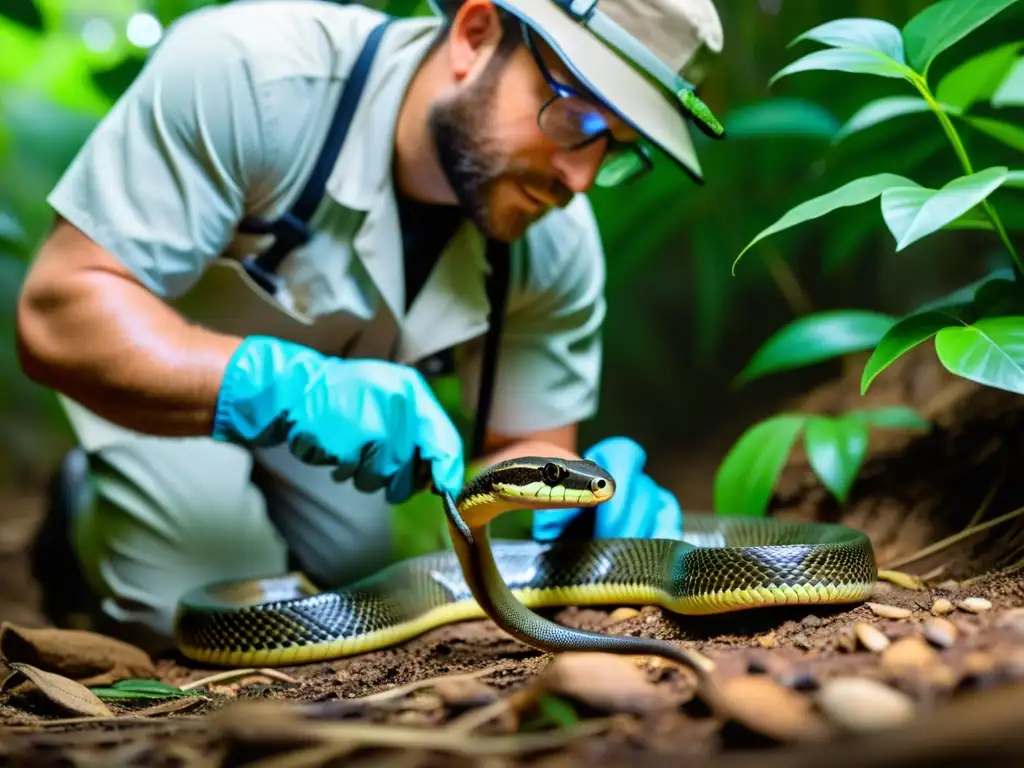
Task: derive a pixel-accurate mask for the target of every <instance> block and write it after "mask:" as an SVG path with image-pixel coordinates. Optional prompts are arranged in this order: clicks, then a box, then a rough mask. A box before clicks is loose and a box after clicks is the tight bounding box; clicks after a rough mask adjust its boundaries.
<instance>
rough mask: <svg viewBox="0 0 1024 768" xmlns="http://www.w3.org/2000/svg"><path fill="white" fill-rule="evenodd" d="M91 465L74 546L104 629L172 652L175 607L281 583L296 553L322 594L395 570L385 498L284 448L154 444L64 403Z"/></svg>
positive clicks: (206, 442) (207, 442)
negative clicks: (211, 587)
mask: <svg viewBox="0 0 1024 768" xmlns="http://www.w3.org/2000/svg"><path fill="white" fill-rule="evenodd" d="M62 403H63V404H64V407H65V410H66V412H67V413H68V415H69V417H70V419H71V422H72V425H73V427H74V429H75V432H76V434H77V436H78V438H79V441H80V442H81V443H82V445H83V447H84V448H85V449H86V452H87V454H88V456H89V479H90V483H89V486H90V492H89V493H88V494H87V499H86V501H85V503H84V504H82V506H81V508H80V509H78V510H77V511H76V513H75V515H74V518H73V523H72V531H71V540H72V546H73V548H74V550H75V552H76V554H77V556H78V558H79V561H80V564H81V567H82V569H83V571H84V573H85V576H86V580H87V581H88V586H89V587H90V588H91V590H92V591H93V593H94V594H95V595H96V597H97V599H98V602H99V610H100V611H101V613H102V615H103V619H104V621H105V623H112V624H113V627H114V631H115V632H117V627H118V626H119V625H122V626H124V627H125V628H126V631H125V632H117V633H118V634H122V635H124V636H126V637H136V636H138V635H139V633H140V632H141V633H142V634H143V635H144V637H145V642H144V644H145V645H147V646H148V647H150V648H151V649H154V650H155V649H156V648H159V647H169V646H170V643H171V631H172V621H173V616H174V609H175V603H176V601H177V600H178V598H179V596H180V595H181V594H182V593H183V592H184V591H186V590H187V589H189V588H191V587H193V586H196V585H199V584H202V583H205V582H209V581H217V580H221V579H237V578H251V577H259V576H266V575H273V574H280V573H283V572H284V571H286V570H288V569H289V568H290V567H292V566H293V564H292V563H290V562H289V552H291V553H292V554H293V555H294V556H295V557H296V558H297V561H298V565H297V567H301V568H302V569H304V570H305V571H306V572H307V573H308V574H309V576H310V577H311V578H312V579H313V580H314V581H315V582H318V583H320V584H325V585H338V584H341V583H343V582H346V581H349V580H352V579H355V578H358V577H360V576H363V575H366V574H367V573H370V572H372V571H374V570H376V569H378V568H380V567H382V566H383V565H385V564H386V563H388V562H390V560H391V553H392V547H391V530H390V527H391V514H390V508H389V506H388V505H387V503H386V501H385V499H384V492H383V491H380V492H378V493H375V494H365V493H361V492H359V491H358V490H356V489H355V488H354V487H353V486H352V484H351V483H344V484H339V483H336V482H335V481H333V480H332V479H331V477H330V470H329V469H328V468H324V467H313V466H309V465H306V464H302V463H301V462H299V461H298V460H297V459H295V458H294V457H292V456H291V454H289V453H288V450H287V448H286V447H280V448H274V449H271V450H267V451H259V452H257V453H255V454H252V453H249V452H248V451H245V450H243V449H241V448H238V447H237V446H232V445H226V444H223V443H219V442H215V441H213V440H211V439H208V438H188V439H179V438H174V439H168V438H156V437H150V436H146V435H140V434H138V433H134V432H129V431H127V430H122V429H121V428H119V427H114V426H113V425H111V424H109V422H105V421H103V420H102V419H99V417H97V416H95V414H92V413H91V412H89V411H85V410H84V409H82V408H81V406H78V405H77V404H75V403H71V402H70V401H66V400H62Z"/></svg>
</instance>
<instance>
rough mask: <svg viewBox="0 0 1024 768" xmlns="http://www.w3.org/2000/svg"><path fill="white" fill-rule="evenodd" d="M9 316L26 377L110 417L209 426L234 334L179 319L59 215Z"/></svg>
mask: <svg viewBox="0 0 1024 768" xmlns="http://www.w3.org/2000/svg"><path fill="white" fill-rule="evenodd" d="M16 323H17V332H16V333H17V345H18V354H19V358H20V361H21V365H22V368H23V370H24V371H25V373H26V375H27V376H29V377H30V378H31V379H33V380H34V381H36V382H38V383H40V384H43V385H45V386H48V387H51V388H53V389H55V390H56V391H58V392H61V393H63V394H65V395H67V396H68V397H70V398H72V399H74V400H77V401H78V402H80V403H82V404H83V405H85V406H86V407H88V408H90V409H91V410H93V411H95V412H96V413H98V414H99V415H101V416H103V417H105V418H107V419H109V420H110V421H112V422H114V423H116V424H120V425H122V426H124V427H127V428H129V429H134V430H137V431H140V432H145V433H149V434H157V435H167V436H182V435H208V434H210V432H211V430H212V427H213V416H214V410H215V407H216V402H217V394H218V391H219V388H220V382H221V378H222V376H223V374H224V371H225V369H226V367H227V363H228V360H229V359H230V357H231V355H232V354H233V353H234V351H235V349H236V347H237V346H238V345H239V344H240V343H241V339H240V338H237V337H233V336H227V335H223V334H218V333H214V332H211V331H208V330H205V329H203V328H199V327H197V326H195V325H192V324H190V323H188V321H186V320H185V319H184V318H183V317H182V316H181V315H179V314H178V313H177V312H175V311H174V310H173V309H172V308H171V307H169V306H167V305H166V304H165V303H164V302H163V301H162V300H161V299H160V298H159V297H158V296H155V295H154V294H153V293H151V292H150V291H149V290H148V289H147V288H146V287H145V286H143V285H141V284H140V283H139V282H138V280H136V279H135V278H134V277H133V276H132V275H131V274H130V273H129V272H128V270H126V269H125V268H124V267H123V266H122V265H121V264H119V263H118V261H117V260H116V259H115V258H114V257H113V256H112V255H111V254H109V253H107V252H106V251H105V250H103V249H102V248H101V247H100V246H98V245H97V244H96V243H94V242H93V241H92V240H90V239H89V238H88V237H86V236H85V235H84V234H82V232H81V231H79V230H78V229H77V228H76V227H74V226H73V225H72V224H70V223H68V222H67V221H66V220H64V219H58V220H57V223H56V226H55V228H54V230H53V232H52V233H51V235H50V237H49V238H48V239H47V240H46V242H45V243H44V244H43V247H42V249H41V252H40V254H39V257H38V259H37V260H36V262H35V263H34V264H33V266H32V268H31V270H30V271H29V274H28V276H27V277H26V279H25V282H24V284H23V286H22V289H21V295H20V296H19V298H18V305H17V320H16Z"/></svg>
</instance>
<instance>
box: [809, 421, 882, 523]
mask: <svg viewBox="0 0 1024 768" xmlns="http://www.w3.org/2000/svg"><path fill="white" fill-rule="evenodd" d="M804 446H805V447H806V449H807V460H808V462H809V463H810V465H811V469H813V470H814V473H815V474H816V475H817V476H818V477H819V478H820V479H821V482H822V483H823V484H824V485H825V487H826V488H828V490H829V491H830V492H831V493H832V495H833V496H835V497H836V499H838V500H839V502H840V503H844V502H845V501H846V499H847V497H848V495H849V493H850V487H851V486H852V485H853V481H854V479H855V478H856V477H857V471H858V470H859V469H860V466H861V464H862V463H863V461H864V454H865V453H866V452H867V449H868V425H867V424H865V423H864V422H863V421H861V420H860V419H851V418H846V417H842V416H841V417H839V418H832V417H829V416H811V417H810V419H809V420H808V421H807V428H806V430H805V432H804Z"/></svg>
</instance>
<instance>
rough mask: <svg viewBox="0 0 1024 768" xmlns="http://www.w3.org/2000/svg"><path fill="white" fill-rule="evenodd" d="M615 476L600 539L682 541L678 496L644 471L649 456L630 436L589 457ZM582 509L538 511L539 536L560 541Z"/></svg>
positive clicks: (598, 522) (598, 523)
mask: <svg viewBox="0 0 1024 768" xmlns="http://www.w3.org/2000/svg"><path fill="white" fill-rule="evenodd" d="M583 458H585V459H590V460H591V461H593V462H596V463H597V464H599V465H600V466H601V467H602V468H604V469H605V470H607V471H608V472H609V473H611V476H612V477H613V478H615V495H614V496H612V498H611V499H609V500H608V501H606V502H605V503H604V504H601V505H599V506H598V507H597V509H596V510H595V512H596V515H595V524H594V536H595V537H596V538H598V539H607V538H619V537H621V538H642V539H679V538H682V535H683V512H682V510H681V509H680V507H679V502H678V501H677V500H676V498H675V496H674V495H672V494H671V493H669V492H668V491H666V490H665V489H664V488H661V487H660V486H658V484H657V483H655V482H654V480H652V479H651V477H650V476H649V475H647V474H645V473H644V471H643V469H644V464H645V463H646V462H647V454H646V452H645V451H644V449H643V448H641V447H640V446H639V445H637V443H636V442H634V441H633V440H630V439H629V438H626V437H612V438H608V439H607V440H603V441H601V442H600V443H597V444H596V445H594V446H593V447H591V448H590V449H589V450H588V451H586V452H585V453H584V454H583ZM580 511H581V510H580V509H556V510H545V511H537V512H534V513H533V537H534V538H535V539H537V540H538V541H550V540H551V539H554V538H557V537H558V536H559V535H560V534H561V533H562V532H563V531H565V529H566V527H567V526H568V525H569V523H570V522H572V520H573V519H574V518H575V517H576V516H577V515H579V514H580Z"/></svg>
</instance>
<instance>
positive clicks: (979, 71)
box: [935, 41, 1024, 110]
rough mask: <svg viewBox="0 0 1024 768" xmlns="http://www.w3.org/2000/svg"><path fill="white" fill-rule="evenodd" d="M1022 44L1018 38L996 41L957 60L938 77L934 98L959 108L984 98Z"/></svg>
mask: <svg viewBox="0 0 1024 768" xmlns="http://www.w3.org/2000/svg"><path fill="white" fill-rule="evenodd" d="M1022 45H1024V42H1021V41H1017V42H1013V43H1008V44H1006V45H1000V46H998V47H997V48H993V49H992V50H990V51H985V52H984V53H981V54H979V55H977V56H973V57H971V58H969V59H967V60H966V61H964V62H963V63H961V64H958V65H957V66H956V67H954V68H953V69H952V70H950V71H949V72H948V73H947V74H946V75H945V76H944V77H943V78H942V80H940V81H939V84H938V86H937V87H936V88H935V98H936V100H937V101H940V102H943V103H945V104H948V105H950V106H952V107H957V108H959V109H961V110H966V109H969V108H970V107H971V106H972V105H974V104H976V103H977V102H979V101H988V100H989V99H991V98H992V97H993V96H994V95H995V93H996V89H997V88H999V84H1000V83H1001V82H1002V81H1003V78H1005V77H1006V73H1007V72H1009V71H1010V69H1011V68H1012V67H1013V63H1014V62H1015V61H1016V60H1017V53H1018V51H1019V50H1020V48H1021V46H1022Z"/></svg>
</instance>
